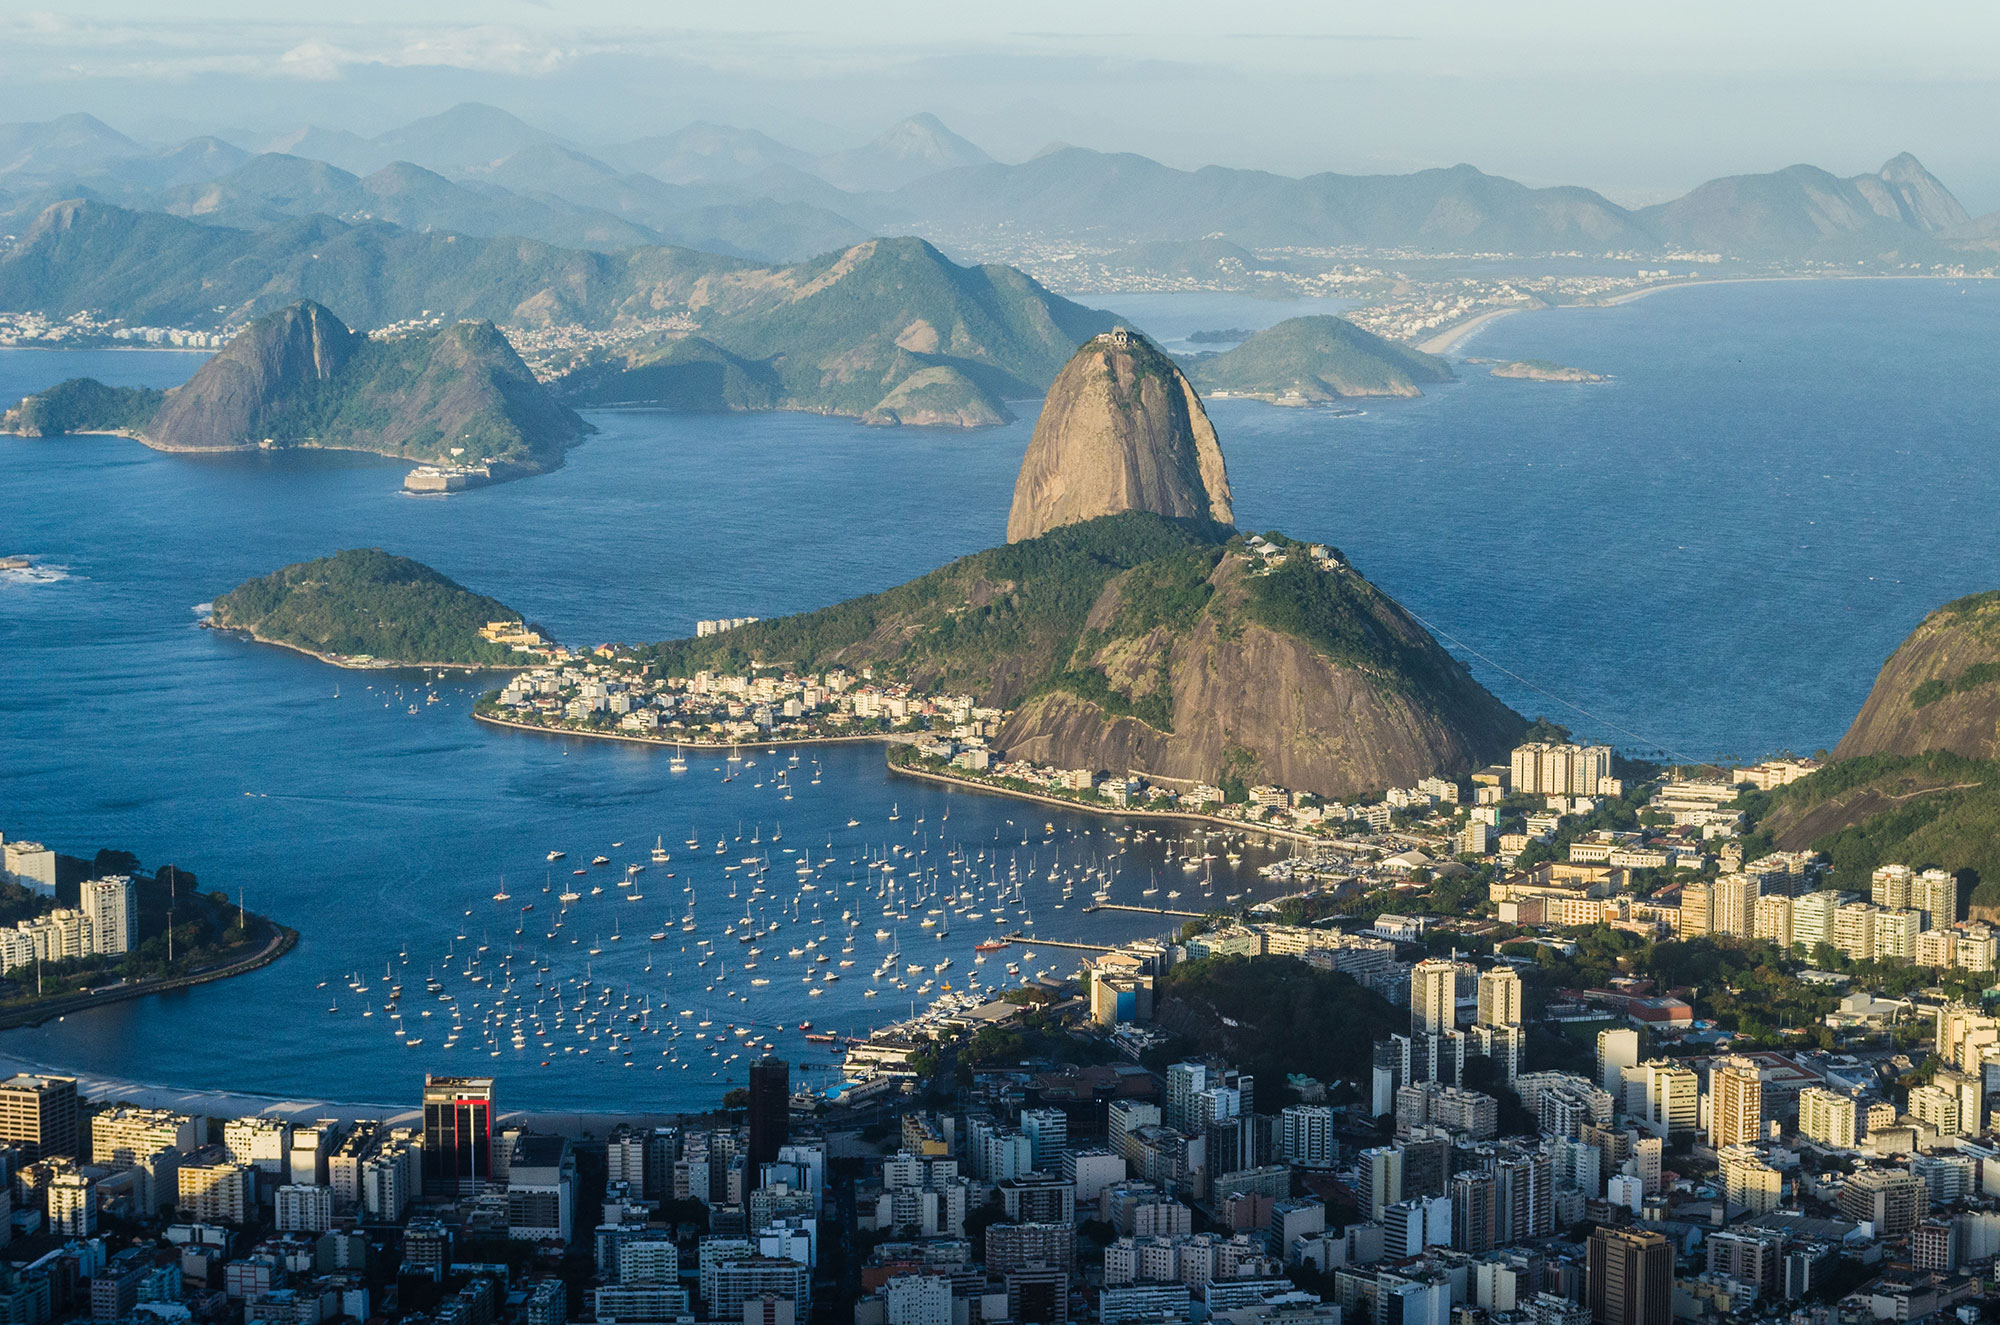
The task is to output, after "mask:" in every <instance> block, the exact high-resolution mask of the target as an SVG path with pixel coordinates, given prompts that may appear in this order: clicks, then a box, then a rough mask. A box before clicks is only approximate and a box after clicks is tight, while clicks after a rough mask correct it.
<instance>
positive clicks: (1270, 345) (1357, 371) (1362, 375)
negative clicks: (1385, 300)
mask: <svg viewBox="0 0 2000 1325" xmlns="http://www.w3.org/2000/svg"><path fill="white" fill-rule="evenodd" d="M1187 372H1188V377H1189V378H1190V379H1192V381H1193V382H1194V384H1195V386H1196V387H1197V388H1198V389H1199V390H1200V391H1201V393H1202V395H1204V396H1208V397H1212V398H1214V399H1218V400H1220V399H1227V398H1229V397H1232V396H1233V397H1247V398H1248V399H1251V400H1261V401H1263V402H1265V403H1266V404H1271V405H1294V406H1298V405H1327V404H1333V403H1337V402H1339V401H1342V400H1348V399H1352V398H1355V397H1362V396H1417V395H1421V394H1423V392H1422V390H1421V387H1422V386H1424V385H1426V384H1430V383H1437V382H1449V381H1451V366H1450V365H1449V364H1447V363H1446V362H1445V361H1444V360H1442V359H1439V358H1436V357H1435V356H1432V355H1429V354H1424V353H1422V352H1420V351H1417V350H1413V349H1411V348H1409V347H1408V346H1407V345H1398V344H1396V343H1395V342H1394V341H1388V340H1384V339H1382V337H1380V336H1377V335H1374V334H1373V333H1371V332H1367V331H1363V330H1362V329H1361V328H1360V327H1357V326H1355V325H1354V324H1353V323H1352V322H1349V321H1347V320H1345V319H1344V318H1337V317H1327V316H1317V317H1295V318H1291V319H1289V320H1287V321H1284V322H1280V323H1278V325H1276V326H1275V327H1272V328H1270V329H1269V330H1267V331H1260V332H1258V333H1257V334H1256V335H1254V336H1252V337H1250V339H1248V340H1246V341H1244V342H1243V343H1242V344H1241V345H1238V346H1237V347H1236V348H1235V349H1233V350H1229V351H1227V352H1225V353H1222V354H1218V355H1215V356H1214V357H1212V358H1202V359H1191V360H1190V361H1189V362H1188V366H1187Z"/></svg>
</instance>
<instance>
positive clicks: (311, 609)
mask: <svg viewBox="0 0 2000 1325" xmlns="http://www.w3.org/2000/svg"><path fill="white" fill-rule="evenodd" d="M519 619H520V613H518V612H516V611H514V610H513V609H512V608H510V607H508V606H507V605H506V604H505V603H502V602H499V601H497V600H496V599H492V598H488V597H486V596H484V595H483V594H476V593H473V592H472V591H471V590H469V589H467V588H465V587H464V586H462V585H460V584H458V583H457V582H455V581H453V580H451V579H448V578H446V577H445V576H443V575H440V574H439V573H438V572H437V571H434V570H432V569H431V568H430V567H428V566H426V565H424V564H423V563H421V562H417V561H412V560H410V559H409V558H408V557H398V556H392V555H391V554H389V553H387V552H384V551H382V550H381V549H380V548H355V549H351V550H348V551H344V552H337V553H335V554H334V555H333V556H331V557H322V558H320V559H319V560H317V561H302V562H299V563H298V564H296V565H292V566H286V567H285V568H284V569H282V570H278V571H274V572H272V573H271V574H269V575H265V576H262V577H261V578H259V579H254V580H248V581H246V582H244V583H243V584H239V585H237V586H236V587H235V588H234V589H231V590H230V591H229V592H228V593H226V594H224V595H222V597H220V598H218V599H216V600H215V613H214V616H213V617H212V618H211V622H212V624H214V625H216V626H219V627H222V628H224V629H229V630H243V631H248V632H249V633H251V634H252V635H253V636H255V637H256V638H257V639H259V640H262V641H264V642H266V643H272V644H288V645H291V646H292V647H293V648H298V649H304V650H306V651H308V652H311V653H317V654H338V655H341V656H343V657H350V658H351V657H368V658H372V659H374V660H376V661H377V662H399V663H408V664H411V665H413V666H414V665H419V664H427V663H428V664H435V663H454V664H460V665H469V666H478V665H501V666H505V665H509V664H518V663H519V662H520V661H521V658H520V655H519V654H516V653H514V652H513V651H512V650H511V649H509V648H507V647H506V646H505V645H500V644H494V643H491V642H489V641H487V640H484V639H481V638H480V636H479V628H480V627H481V626H483V625H485V624H486V623H487V622H489V621H516V620H519Z"/></svg>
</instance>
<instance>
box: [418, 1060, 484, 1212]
mask: <svg viewBox="0 0 2000 1325" xmlns="http://www.w3.org/2000/svg"><path fill="white" fill-rule="evenodd" d="M492 1181H493V1078H492V1077H434V1076H431V1075H429V1074H428V1073H427V1074H425V1076H424V1195H425V1196H427V1197H433V1198H436V1197H454V1196H471V1195H475V1194H477V1193H478V1191H479V1190H480V1189H481V1188H482V1187H484V1186H485V1185H486V1184H488V1183H490V1182H492Z"/></svg>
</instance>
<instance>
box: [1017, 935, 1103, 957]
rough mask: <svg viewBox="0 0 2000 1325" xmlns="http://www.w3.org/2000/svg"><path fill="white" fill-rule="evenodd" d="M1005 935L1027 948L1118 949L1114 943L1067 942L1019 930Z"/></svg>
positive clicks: (1097, 950) (1094, 950)
mask: <svg viewBox="0 0 2000 1325" xmlns="http://www.w3.org/2000/svg"><path fill="white" fill-rule="evenodd" d="M1007 937H1008V938H1009V939H1010V940H1012V941H1013V942H1015V943H1019V944H1021V945H1022V946H1023V947H1028V948H1069V949H1072V950H1073V951H1076V952H1116V951H1118V945H1117V944H1115V943H1068V942H1065V941H1064V940H1062V939H1038V938H1036V937H1035V936H1034V935H1032V934H1023V933H1021V932H1020V931H1019V930H1016V931H1015V932H1013V933H1012V934H1009V935H1008V936H1007Z"/></svg>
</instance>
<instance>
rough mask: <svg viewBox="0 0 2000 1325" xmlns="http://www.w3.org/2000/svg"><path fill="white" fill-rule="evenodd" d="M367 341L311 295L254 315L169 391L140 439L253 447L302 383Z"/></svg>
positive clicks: (197, 446) (180, 447)
mask: <svg viewBox="0 0 2000 1325" xmlns="http://www.w3.org/2000/svg"><path fill="white" fill-rule="evenodd" d="M366 340H367V337H365V336H362V335H360V334H358V333H356V332H352V331H349V330H348V329H347V327H346V326H345V325H343V324H342V323H341V321H340V319H339V318H337V317H335V316H334V315H333V314H332V313H330V312H328V311H327V310H326V309H324V308H322V307H320V306H319V305H318V304H315V303H313V302H311V301H310V300H302V301H300V302H299V303H296V304H293V305H292V306H291V307H290V308H285V309H281V310H280V311H278V312H276V313H273V314H271V315H270V316H268V317H262V318H259V319H257V321H255V322H253V323H251V324H250V326H249V327H248V328H246V329H245V330H244V331H243V332H242V333H241V334H240V335H238V336H236V337H235V338H234V339H232V340H231V341H230V342H229V344H227V345H225V346H224V347H223V348H222V350H221V352H220V353H218V354H217V355H216V356H215V357H214V358H212V359H210V360H209V361H208V362H207V363H205V364H203V365H202V366H201V368H200V370H199V371H197V372H196V373H195V375H194V376H193V377H192V378H191V379H189V381H188V383H187V385H185V386H183V387H181V388H180V389H179V390H177V391H174V392H173V393H172V394H170V395H169V396H168V397H167V401H166V403H165V404H164V405H163V406H161V408H160V412H159V413H158V414H156V415H154V416H153V421H152V422H151V423H149V424H148V425H147V426H146V428H145V430H144V431H145V436H146V441H147V443H148V444H149V445H152V446H156V447H158V448H160V449H161V450H166V451H221V450H235V449H238V448H241V447H246V446H255V445H257V444H258V443H260V442H261V441H263V439H264V438H265V437H266V435H267V431H266V427H267V425H268V424H270V423H271V422H272V421H273V420H274V419H275V418H276V417H277V416H278V415H279V414H280V413H281V412H282V411H283V410H284V409H285V408H286V406H287V405H288V404H289V403H290V402H291V401H292V400H293V399H295V398H296V397H297V395H298V394H299V393H300V392H301V391H302V390H303V389H305V388H306V387H307V386H308V385H310V384H313V383H318V382H324V381H327V380H329V379H331V378H333V377H334V376H336V375H337V374H338V373H339V372H340V371H341V370H342V369H343V368H345V367H347V364H348V361H349V360H351V359H352V358H353V357H354V355H355V353H356V351H357V350H359V349H360V347H361V346H362V345H363V344H364V343H365V342H366Z"/></svg>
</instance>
